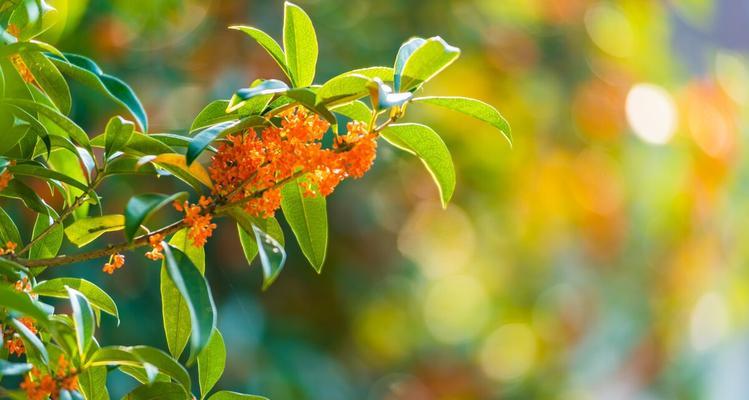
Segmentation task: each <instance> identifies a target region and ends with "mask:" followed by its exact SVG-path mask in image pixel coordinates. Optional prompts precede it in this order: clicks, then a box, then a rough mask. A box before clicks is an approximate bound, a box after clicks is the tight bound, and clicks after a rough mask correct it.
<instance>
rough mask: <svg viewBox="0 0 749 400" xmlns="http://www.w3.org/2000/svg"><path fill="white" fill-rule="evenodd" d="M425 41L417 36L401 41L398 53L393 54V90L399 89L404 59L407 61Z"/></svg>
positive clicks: (404, 63)
mask: <svg viewBox="0 0 749 400" xmlns="http://www.w3.org/2000/svg"><path fill="white" fill-rule="evenodd" d="M425 42H426V40H425V39H422V38H419V37H415V38H411V39H409V40H408V41H406V42H405V43H403V44H402V45H401V47H400V49H398V54H397V55H396V56H395V66H394V67H393V71H394V75H393V87H394V88H395V90H400V87H401V75H402V74H403V67H405V66H406V61H408V58H409V57H411V54H413V52H414V51H416V49H418V48H419V47H420V46H421V45H423V44H424V43H425Z"/></svg>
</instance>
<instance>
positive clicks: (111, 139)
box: [104, 115, 135, 157]
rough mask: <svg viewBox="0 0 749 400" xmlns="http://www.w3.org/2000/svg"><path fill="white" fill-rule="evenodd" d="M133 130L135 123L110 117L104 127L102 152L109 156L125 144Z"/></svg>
mask: <svg viewBox="0 0 749 400" xmlns="http://www.w3.org/2000/svg"><path fill="white" fill-rule="evenodd" d="M133 132H135V125H134V124H133V123H132V122H130V121H128V120H126V119H124V118H122V117H120V116H119V115H118V116H116V117H112V118H110V119H109V122H108V123H107V127H106V129H104V135H105V136H104V137H105V139H106V140H105V144H104V154H106V156H107V157H109V156H110V155H111V154H112V153H114V152H115V151H119V150H121V149H122V148H124V147H125V145H127V142H129V141H130V137H131V136H133Z"/></svg>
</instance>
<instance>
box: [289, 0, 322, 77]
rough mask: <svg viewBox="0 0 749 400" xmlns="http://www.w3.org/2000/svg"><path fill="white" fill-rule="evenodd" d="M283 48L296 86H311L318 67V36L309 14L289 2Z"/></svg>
mask: <svg viewBox="0 0 749 400" xmlns="http://www.w3.org/2000/svg"><path fill="white" fill-rule="evenodd" d="M283 47H284V50H285V52H286V65H287V66H288V68H289V72H291V76H292V77H293V78H292V81H293V82H294V86H295V87H305V86H309V85H311V84H312V82H313V81H314V79H315V68H316V66H317V35H316V34H315V28H314V26H312V21H311V20H310V18H309V16H308V15H307V13H305V12H304V10H302V9H301V8H300V7H299V6H297V5H296V4H293V3H290V2H288V1H287V2H286V3H285V6H284V21H283Z"/></svg>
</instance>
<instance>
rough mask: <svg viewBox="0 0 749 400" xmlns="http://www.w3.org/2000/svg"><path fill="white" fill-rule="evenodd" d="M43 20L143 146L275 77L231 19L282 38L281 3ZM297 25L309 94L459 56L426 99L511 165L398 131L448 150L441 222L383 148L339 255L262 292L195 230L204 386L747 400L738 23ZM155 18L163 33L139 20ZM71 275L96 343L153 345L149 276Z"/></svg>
mask: <svg viewBox="0 0 749 400" xmlns="http://www.w3.org/2000/svg"><path fill="white" fill-rule="evenodd" d="M50 3H55V4H54V5H55V6H57V7H58V8H59V9H60V10H61V11H62V12H63V13H64V15H67V21H66V24H65V26H64V29H62V30H57V31H52V32H49V33H48V35H49V36H50V37H51V38H50V39H49V40H56V43H57V45H58V46H60V47H61V48H65V49H68V50H70V51H73V52H76V53H82V54H88V55H91V56H94V57H93V58H95V59H97V60H99V61H100V63H101V64H102V66H105V67H106V68H104V69H105V70H107V71H111V72H112V73H113V74H116V75H117V76H121V77H123V78H125V80H126V81H128V82H129V83H130V84H131V85H132V86H133V87H134V88H135V90H136V91H137V92H138V93H139V94H140V96H141V99H142V100H143V102H144V105H145V107H146V109H147V111H148V113H149V116H150V117H151V121H150V124H151V127H152V128H151V131H153V132H157V131H170V130H173V129H180V128H183V127H186V126H188V125H189V123H190V121H191V119H192V116H193V115H195V114H196V113H197V112H198V111H199V110H200V109H201V108H202V106H203V105H204V104H205V102H206V101H207V100H208V99H213V98H228V97H229V96H230V95H231V94H232V93H233V90H234V88H236V87H242V86H246V85H247V84H249V83H250V82H252V81H253V80H254V79H256V78H259V77H262V78H267V77H277V76H280V75H281V72H280V70H279V69H278V68H277V66H276V65H275V64H274V63H273V61H272V60H271V59H269V58H268V57H266V55H265V54H264V52H263V50H262V49H261V48H259V47H258V46H256V45H254V44H253V43H250V42H249V41H247V40H246V39H245V38H244V37H242V35H241V34H238V33H237V32H233V31H227V30H226V29H224V27H225V26H227V25H231V24H234V23H239V22H241V23H247V24H250V25H254V26H258V27H261V28H264V29H266V30H267V31H269V32H272V34H273V35H274V36H275V37H276V38H278V36H276V35H277V33H275V32H277V31H276V30H274V29H272V28H273V27H274V26H275V24H276V22H277V21H278V20H279V18H280V11H279V10H280V7H278V5H277V4H276V3H277V2H271V1H267V2H266V1H241V0H221V1H189V0H185V1H165V2H132V1H112V2H90V4H88V7H86V5H87V4H86V3H88V2H83V1H73V0H69V1H68V2H66V1H63V0H59V1H55V2H52V1H50ZM301 5H302V6H303V7H304V8H305V9H306V10H307V11H308V12H309V14H310V15H311V16H312V18H313V19H314V20H315V21H317V22H318V23H317V26H318V32H317V34H318V38H319V41H320V43H323V45H322V46H321V48H320V52H321V61H320V64H319V68H318V71H319V72H318V73H319V75H320V76H321V77H322V78H330V77H332V76H333V75H334V74H335V71H337V69H336V67H337V66H347V67H350V68H356V67H361V66H364V65H370V64H387V63H389V60H391V58H392V54H393V53H394V51H396V50H397V48H398V46H399V44H400V43H401V42H402V41H403V40H405V39H407V38H408V37H409V36H410V35H414V34H416V35H419V36H431V35H434V34H437V33H439V34H440V35H442V36H443V37H444V38H445V39H446V40H447V41H448V42H450V43H454V44H456V45H458V46H460V47H461V49H463V57H462V58H461V60H460V61H458V62H457V63H456V64H455V65H454V66H453V67H451V69H448V70H447V71H445V73H444V74H443V75H442V76H440V78H438V79H437V80H435V81H434V84H433V85H432V88H431V89H430V90H433V91H435V92H437V91H439V92H440V93H447V94H450V93H455V94H461V95H468V96H472V97H476V98H479V99H482V100H485V101H487V102H489V103H491V104H495V105H497V106H499V107H500V108H501V109H502V111H503V113H504V114H505V115H506V116H508V117H510V118H511V120H512V121H513V130H514V136H515V140H514V145H513V148H512V149H509V148H507V146H506V144H505V143H504V142H501V141H498V140H497V137H496V134H495V133H494V132H491V130H490V129H488V128H486V127H485V126H484V125H483V124H480V123H474V122H473V121H470V120H467V119H466V118H465V117H463V116H461V115H459V114H455V115H453V114H447V113H443V112H442V111H441V110H439V109H426V108H425V109H423V110H422V111H418V114H419V115H418V116H419V117H420V118H421V119H422V120H425V121H431V122H432V124H431V125H432V126H434V127H435V129H437V130H438V131H439V132H440V133H441V134H442V135H443V137H444V138H445V140H446V142H448V145H449V147H450V148H451V149H452V150H453V157H454V159H455V163H456V168H457V169H458V171H457V172H458V178H459V179H458V182H459V184H458V186H457V190H456V193H455V198H454V203H453V205H451V206H450V207H449V208H448V209H447V210H446V211H442V210H441V208H440V205H439V203H438V202H436V201H435V199H436V198H437V196H436V191H435V190H434V189H433V185H432V183H431V181H430V177H429V176H428V174H426V173H425V172H424V171H423V169H422V168H421V166H420V165H418V162H415V161H413V160H412V159H409V158H406V157H400V156H399V155H396V154H395V153H388V152H386V151H383V152H381V153H380V162H378V163H377V165H376V167H375V170H374V171H372V173H370V175H368V176H367V177H366V178H364V182H363V183H362V184H359V185H344V186H343V187H342V188H341V189H340V190H339V192H338V193H337V196H335V197H334V198H332V199H331V201H330V202H329V207H330V210H331V215H330V219H329V223H330V228H331V236H330V241H331V243H335V244H336V245H335V246H333V247H332V248H331V250H330V251H329V254H328V262H327V265H326V268H325V273H324V274H322V275H319V276H318V275H317V274H316V273H314V272H313V271H312V270H311V269H309V268H307V267H306V266H305V265H304V257H303V256H302V255H301V253H300V252H299V251H298V249H295V248H294V247H293V246H291V247H290V248H289V252H290V257H289V259H290V260H289V265H287V267H286V271H285V273H284V275H282V276H281V277H280V278H279V279H278V281H277V282H276V283H275V284H274V286H273V287H271V289H269V290H268V291H267V292H264V293H260V292H259V291H258V290H257V288H258V286H259V284H258V283H259V281H260V279H261V277H260V273H259V272H258V271H257V270H256V269H257V268H253V269H250V270H248V269H247V268H246V265H245V261H244V259H243V256H242V251H241V249H240V248H239V245H238V244H237V243H236V241H235V240H234V238H233V237H229V236H233V235H232V234H231V233H230V232H229V231H230V230H228V229H227V230H221V229H219V230H217V231H216V235H215V236H216V237H215V238H214V239H213V240H211V241H210V242H209V243H208V245H207V254H208V259H210V260H214V262H213V264H214V265H215V268H209V269H208V270H207V271H206V273H207V276H208V279H209V281H210V282H211V283H212V286H213V291H214V294H215V297H216V302H217V306H218V308H219V313H218V315H219V327H220V328H221V330H222V332H223V333H224V340H225V341H226V343H227V347H228V348H229V349H232V350H231V351H230V352H229V354H228V364H227V372H226V374H225V376H224V377H223V378H222V379H221V381H220V382H219V383H218V385H217V387H220V388H225V387H233V388H242V389H246V390H247V391H250V392H258V393H267V394H270V395H272V396H273V397H274V398H278V399H286V398H288V399H324V400H335V399H352V398H360V399H388V400H391V399H409V400H411V399H416V400H418V399H451V400H454V399H485V398H502V399H532V398H562V399H592V398H603V397H605V398H614V399H631V398H642V399H645V398H647V399H660V398H663V399H670V398H684V399H703V398H720V399H743V398H746V397H747V396H748V395H749V385H748V384H747V383H746V380H745V379H744V376H745V375H746V373H747V370H749V364H747V361H746V357H744V354H746V351H747V348H748V347H749V342H748V341H747V335H746V332H747V329H746V327H747V324H746V322H747V315H749V314H748V313H747V312H748V311H749V295H748V294H747V293H749V291H748V290H749V287H747V285H748V283H747V282H749V281H748V280H747V279H749V276H747V272H746V271H747V269H746V260H747V257H748V256H749V254H748V253H749V251H748V250H747V249H749V247H747V246H744V245H743V244H742V242H741V240H742V238H744V237H746V235H744V233H749V232H747V230H748V229H749V220H748V218H747V215H749V213H748V212H747V205H746V204H747V201H746V200H747V198H748V197H749V193H747V192H746V189H745V187H746V180H747V179H748V178H749V166H748V165H747V164H746V161H745V157H742V152H743V147H744V146H745V144H746V143H745V142H746V139H745V136H746V128H745V127H746V121H747V112H746V111H747V102H748V101H749V59H748V58H747V52H748V51H749V41H747V39H746V38H747V37H749V32H748V31H747V26H749V23H748V22H749V7H747V6H746V5H744V4H741V3H740V2H735V1H730V0H715V1H709V0H693V1H679V2H671V1H661V2H642V1H637V0H617V1H594V0H552V1H540V0H534V1H525V0H503V1H495V0H473V1H471V0H452V1H447V0H445V1H430V2H424V1H415V0H397V1H395V0H382V1H379V2H376V6H375V3H374V2H369V1H365V0H348V1H324V2H323V1H307V2H301ZM160 7H164V8H165V9H166V10H167V13H166V15H167V17H166V18H156V17H155V15H159V13H160V12H162V10H157V8H160ZM84 9H85V12H83V11H82V10H84ZM74 89H76V88H74ZM76 91H77V92H78V93H77V94H78V95H79V96H81V97H82V98H83V99H84V101H83V102H80V103H77V104H75V107H74V109H73V116H75V118H76V120H77V121H81V122H82V123H83V124H84V126H85V127H87V128H88V129H89V130H94V131H96V130H97V129H99V130H100V131H102V130H103V128H104V125H105V124H106V120H105V119H97V118H98V116H100V115H106V114H104V113H103V112H102V111H103V109H104V108H105V107H108V105H107V104H103V103H102V102H99V101H98V100H97V99H96V97H95V96H93V95H89V93H88V92H87V91H85V90H83V89H82V88H81V89H80V90H76ZM86 100H87V101H86ZM414 112H415V113H416V111H414ZM414 182H416V184H414ZM169 184H170V183H168V182H164V183H159V184H158V185H159V188H158V189H165V188H166V185H169ZM154 185H155V184H154V183H153V182H150V181H148V180H144V181H143V182H142V186H140V187H139V189H148V188H151V189H157V188H156V187H155V186H154ZM175 189H176V188H175ZM132 190H133V189H132V187H131V185H130V184H129V183H128V184H125V183H124V182H123V183H122V184H121V185H119V186H118V185H116V184H113V185H111V187H110V191H109V192H107V193H105V194H104V195H105V196H106V197H110V198H111V203H112V207H117V210H120V209H121V208H122V206H123V205H124V201H125V199H127V198H129V197H130V195H131V194H132V193H131V191H132ZM118 199H121V200H118ZM118 201H121V203H120V204H117V203H118ZM15 215H17V218H19V219H21V218H24V217H23V216H22V215H19V214H15ZM27 222H28V221H27ZM19 225H21V224H19ZM24 225H27V226H30V224H24ZM223 232H226V233H223ZM224 235H229V236H227V237H224ZM144 264H145V263H144ZM73 268H74V269H75V273H76V274H79V275H81V276H83V277H86V278H88V279H91V280H92V281H95V282H97V283H99V284H100V285H101V286H103V287H105V288H107V289H108V290H109V291H110V292H111V293H112V295H113V297H114V298H115V299H116V300H117V301H118V304H120V315H121V319H122V321H123V324H121V325H120V326H119V327H117V326H115V324H114V323H113V322H112V321H104V323H103V325H102V336H103V337H102V339H103V341H105V342H116V343H136V342H146V343H148V344H153V345H158V346H162V347H163V346H164V345H165V343H164V342H163V339H162V337H163V335H162V333H161V328H160V326H158V325H157V324H153V325H150V324H149V325H146V324H138V323H134V322H135V321H157V320H158V319H159V318H160V307H159V305H158V304H159V303H158V299H159V290H158V271H157V270H156V269H155V268H151V267H150V266H147V265H143V266H141V265H137V264H136V263H135V262H130V263H129V265H128V267H127V268H125V269H124V270H123V271H121V272H119V273H118V276H117V279H108V277H106V276H102V274H101V273H100V272H98V265H94V264H91V265H88V266H85V265H80V266H76V267H73ZM110 386H111V393H112V394H113V395H114V394H119V393H125V392H126V391H127V390H128V389H129V387H131V386H132V384H131V382H130V381H129V380H128V379H127V378H125V376H124V375H122V376H121V377H120V378H117V377H113V378H112V379H111V380H110Z"/></svg>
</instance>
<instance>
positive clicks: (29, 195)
mask: <svg viewBox="0 0 749 400" xmlns="http://www.w3.org/2000/svg"><path fill="white" fill-rule="evenodd" d="M0 196H2V197H10V198H13V199H18V200H21V201H23V204H24V205H25V206H26V207H28V208H30V209H32V210H34V211H36V212H38V213H42V214H46V213H48V211H47V205H46V204H44V201H43V200H42V198H41V197H39V195H38V194H36V192H34V191H33V190H32V189H31V188H30V187H28V186H26V184H25V183H23V182H21V181H19V180H18V179H13V180H11V181H10V182H9V183H8V186H7V187H6V188H5V189H4V190H2V191H0Z"/></svg>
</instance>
